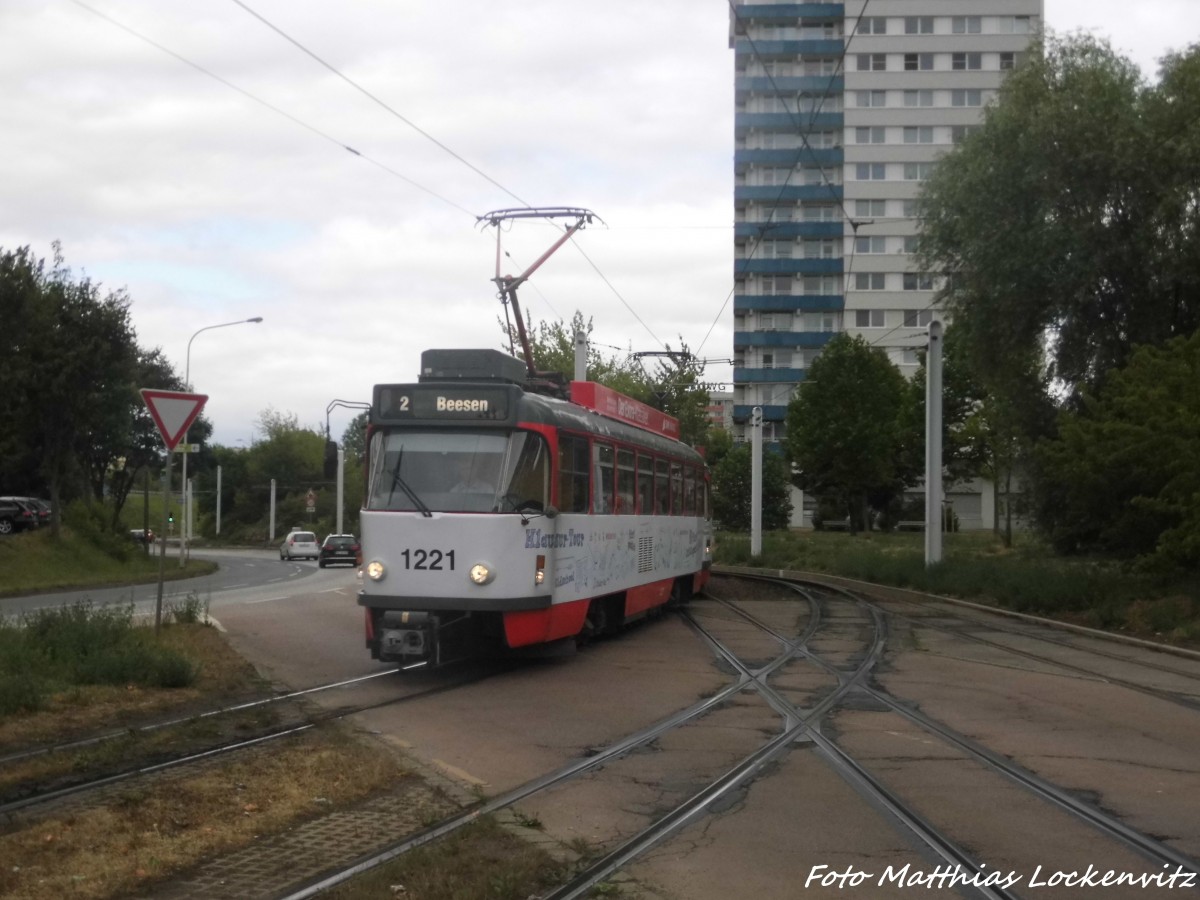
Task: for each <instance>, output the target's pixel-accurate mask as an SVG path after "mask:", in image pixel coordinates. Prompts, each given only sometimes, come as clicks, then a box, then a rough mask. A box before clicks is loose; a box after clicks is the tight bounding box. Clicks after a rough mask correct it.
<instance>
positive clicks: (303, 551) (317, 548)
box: [279, 531, 321, 559]
mask: <svg viewBox="0 0 1200 900" xmlns="http://www.w3.org/2000/svg"><path fill="white" fill-rule="evenodd" d="M320 555H321V545H320V543H318V541H317V536H316V535H315V534H313V533H312V532H311V531H293V532H291V533H290V534H289V535H288V536H287V537H285V538H284V539H283V543H282V544H280V545H279V558H280V559H316V558H317V557H318V556H320Z"/></svg>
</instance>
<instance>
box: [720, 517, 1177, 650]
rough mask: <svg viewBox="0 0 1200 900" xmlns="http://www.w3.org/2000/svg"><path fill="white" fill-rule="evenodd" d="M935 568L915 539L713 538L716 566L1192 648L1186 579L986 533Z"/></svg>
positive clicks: (952, 547) (955, 542)
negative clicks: (839, 583) (807, 576)
mask: <svg viewBox="0 0 1200 900" xmlns="http://www.w3.org/2000/svg"><path fill="white" fill-rule="evenodd" d="M944 537H945V541H944V552H943V559H942V562H940V563H938V564H937V565H934V566H926V565H925V549H924V540H925V539H924V535H923V534H919V533H895V534H888V533H879V532H870V533H866V534H859V535H854V536H851V535H847V534H841V533H829V532H815V531H814V532H808V531H789V532H770V533H766V534H764V535H763V547H762V554H761V555H760V556H757V557H755V556H753V555H752V554H751V553H750V539H749V536H748V535H744V534H722V535H719V536H718V538H717V543H716V553H715V557H714V559H715V562H716V563H717V564H719V565H720V564H723V565H734V566H759V567H764V568H772V569H776V568H778V569H794V570H799V571H806V572H824V573H828V574H830V575H840V576H842V577H844V578H855V579H860V580H862V581H870V582H874V583H876V584H884V585H891V586H894V587H903V588H910V589H912V590H917V591H927V592H929V593H934V594H942V595H945V596H952V597H960V598H963V599H970V600H976V601H981V602H991V603H995V604H998V605H1000V606H1003V607H1005V608H1007V609H1012V610H1015V611H1018V612H1029V613H1034V614H1037V615H1044V616H1050V617H1056V618H1060V619H1063V620H1064V621H1070V622H1073V623H1076V624H1082V625H1088V626H1091V627H1094V628H1101V629H1106V630H1113V631H1121V632H1124V633H1128V634H1132V635H1136V636H1140V637H1147V638H1155V639H1159V640H1167V641H1170V642H1172V643H1177V644H1180V645H1187V646H1200V600H1198V599H1197V598H1198V597H1200V590H1198V589H1197V583H1196V582H1195V580H1194V579H1193V580H1189V579H1187V578H1180V577H1176V578H1172V579H1167V578H1162V577H1154V576H1149V575H1143V574H1140V573H1135V572H1130V571H1128V570H1127V569H1125V568H1123V567H1121V566H1119V565H1117V564H1115V563H1111V562H1108V561H1104V560H1095V559H1063V558H1061V557H1055V556H1052V555H1051V554H1050V553H1048V552H1047V551H1046V550H1045V549H1044V548H1043V547H1041V546H1040V545H1039V544H1037V543H1036V542H1034V541H1033V540H1032V539H1024V540H1022V541H1021V542H1018V543H1017V545H1016V546H1015V547H1013V548H1006V547H1004V546H1003V544H1002V542H1001V541H1000V540H999V539H998V538H997V537H995V536H994V535H992V534H990V533H970V534H962V533H959V534H948V535H945V536H944Z"/></svg>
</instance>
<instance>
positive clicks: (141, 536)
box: [129, 528, 155, 544]
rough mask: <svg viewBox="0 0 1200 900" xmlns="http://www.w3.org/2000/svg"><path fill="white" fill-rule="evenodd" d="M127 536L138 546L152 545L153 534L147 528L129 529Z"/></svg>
mask: <svg viewBox="0 0 1200 900" xmlns="http://www.w3.org/2000/svg"><path fill="white" fill-rule="evenodd" d="M129 536H130V537H131V538H132V539H133V540H135V541H137V542H138V543H139V544H153V543H154V540H155V535H154V532H153V531H152V530H150V529H149V528H144V529H143V528H131V529H129Z"/></svg>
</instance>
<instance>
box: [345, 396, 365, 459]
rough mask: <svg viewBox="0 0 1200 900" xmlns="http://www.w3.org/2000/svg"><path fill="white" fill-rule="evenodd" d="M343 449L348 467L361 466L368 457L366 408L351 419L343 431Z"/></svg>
mask: <svg viewBox="0 0 1200 900" xmlns="http://www.w3.org/2000/svg"><path fill="white" fill-rule="evenodd" d="M342 450H343V451H344V453H345V460H346V465H347V467H350V466H361V465H362V464H363V460H364V459H366V458H367V411H366V410H365V409H364V410H363V411H362V412H360V413H359V414H358V415H357V416H355V417H354V418H353V419H351V420H350V424H349V425H347V426H346V430H345V431H343V432H342Z"/></svg>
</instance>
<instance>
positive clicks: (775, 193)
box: [733, 184, 842, 205]
mask: <svg viewBox="0 0 1200 900" xmlns="http://www.w3.org/2000/svg"><path fill="white" fill-rule="evenodd" d="M841 199H842V186H841V185H840V184H786V185H778V184H762V185H752V184H739V185H735V186H734V188H733V202H734V204H735V205H736V204H738V203H742V204H745V203H750V202H754V201H756V202H759V203H775V202H777V201H779V200H792V201H796V200H812V201H816V202H819V203H838V202H840V201H841Z"/></svg>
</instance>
